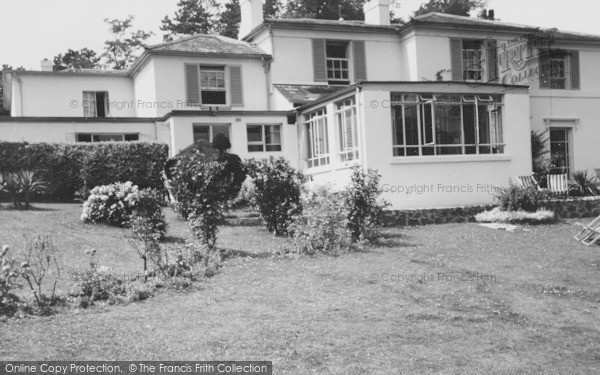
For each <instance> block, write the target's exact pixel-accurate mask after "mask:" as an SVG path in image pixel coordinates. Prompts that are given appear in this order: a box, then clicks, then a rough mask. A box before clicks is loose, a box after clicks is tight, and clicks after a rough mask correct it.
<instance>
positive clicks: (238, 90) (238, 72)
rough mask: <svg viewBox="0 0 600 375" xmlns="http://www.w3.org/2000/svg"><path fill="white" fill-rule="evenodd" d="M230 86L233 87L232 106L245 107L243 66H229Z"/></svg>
mask: <svg viewBox="0 0 600 375" xmlns="http://www.w3.org/2000/svg"><path fill="white" fill-rule="evenodd" d="M229 81H230V82H229V86H230V88H231V106H232V107H243V106H244V90H243V82H242V67H241V66H231V67H229Z"/></svg>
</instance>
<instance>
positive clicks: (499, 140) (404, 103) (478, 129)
mask: <svg viewBox="0 0 600 375" xmlns="http://www.w3.org/2000/svg"><path fill="white" fill-rule="evenodd" d="M398 96H400V100H394V97H396V99H398ZM409 98H411V99H409ZM446 98H452V100H445V99H446ZM459 98H460V100H458V99H459ZM423 99H429V98H423V96H419V95H418V94H417V95H415V94H411V93H392V101H391V104H392V105H391V115H392V137H393V138H392V144H393V145H392V154H393V157H395V158H406V157H423V156H434V157H435V156H448V155H462V156H477V155H503V154H505V148H506V144H505V143H504V129H503V123H502V107H503V106H504V103H503V96H502V95H487V94H485V95H468V94H437V95H434V100H433V101H432V100H423ZM430 103H431V116H432V121H431V122H432V131H433V143H431V142H427V139H425V135H424V134H423V133H424V129H425V127H424V120H423V119H424V116H423V112H425V111H427V110H428V109H426V107H425V106H426V105H429V104H430ZM444 105H451V106H454V107H455V108H459V109H460V113H459V118H460V123H459V124H455V125H458V126H459V127H460V140H459V141H460V142H457V143H452V144H445V143H441V142H440V143H438V137H437V134H436V131H437V127H438V126H440V127H441V126H442V123H443V122H442V120H441V118H440V119H439V121H438V117H439V116H440V115H439V113H438V112H439V111H436V109H439V108H443V107H442V106H444ZM408 106H412V108H411V109H412V110H413V111H414V109H415V107H416V120H417V124H416V131H417V139H418V141H417V143H418V144H416V145H415V144H410V145H409V144H407V143H408V141H407V140H408V138H409V133H407V115H406V112H407V108H408ZM458 106H459V107H458ZM467 106H472V111H473V115H472V116H473V121H474V122H473V124H472V125H469V123H468V122H467V120H466V117H465V108H466V107H467ZM492 107H493V109H492ZM482 109H484V110H485V113H486V114H487V116H488V118H487V121H485V122H484V121H482V119H481V118H480V116H481V113H480V112H481V110H482ZM397 111H400V118H401V121H402V123H401V124H399V123H398V112H397ZM410 125H412V127H413V129H412V130H411V132H410V134H411V135H413V137H412V138H413V139H414V138H415V137H414V135H415V134H414V132H415V129H414V128H415V126H414V124H410ZM451 125H452V124H451ZM482 126H484V127H486V129H483V130H486V132H482ZM399 127H401V128H399ZM469 129H470V130H472V133H473V138H474V143H467V142H466V140H467V136H466V131H467V130H469ZM399 131H402V140H400V139H399V138H400V137H399ZM484 138H485V139H484ZM399 141H401V142H402V143H401V144H399ZM459 150H460V152H459ZM415 151H418V152H416V153H415Z"/></svg>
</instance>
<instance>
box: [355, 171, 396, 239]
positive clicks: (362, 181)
mask: <svg viewBox="0 0 600 375" xmlns="http://www.w3.org/2000/svg"><path fill="white" fill-rule="evenodd" d="M380 179H381V176H380V175H379V174H378V173H377V171H374V170H369V171H367V172H365V171H363V170H362V168H361V167H360V166H359V165H355V166H354V167H353V169H352V177H351V181H350V184H349V185H348V187H347V188H346V196H345V197H346V201H345V205H346V206H347V207H348V227H349V229H350V232H351V236H352V242H358V241H361V240H372V239H375V238H376V237H377V236H378V231H377V228H378V227H380V226H381V224H382V220H383V210H384V209H385V207H386V206H387V203H385V202H378V199H379V196H380V195H381V192H382V191H381V188H380V187H379V181H380Z"/></svg>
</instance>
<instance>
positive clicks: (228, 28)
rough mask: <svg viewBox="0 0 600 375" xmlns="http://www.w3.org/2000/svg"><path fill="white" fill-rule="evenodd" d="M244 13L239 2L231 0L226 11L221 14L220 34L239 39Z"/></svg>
mask: <svg viewBox="0 0 600 375" xmlns="http://www.w3.org/2000/svg"><path fill="white" fill-rule="evenodd" d="M241 20H242V11H241V9H240V2H239V0H231V1H228V2H227V3H225V10H224V11H223V12H221V16H220V18H219V24H218V26H217V29H218V30H219V34H221V35H223V36H226V37H229V38H233V39H237V38H238V34H239V32H240V22H241Z"/></svg>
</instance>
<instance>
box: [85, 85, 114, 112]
mask: <svg viewBox="0 0 600 375" xmlns="http://www.w3.org/2000/svg"><path fill="white" fill-rule="evenodd" d="M99 94H102V95H103V97H104V100H103V103H102V105H103V106H104V111H103V112H104V116H98V112H99V111H98V95H99ZM82 95H83V100H82V107H83V117H86V118H107V117H110V102H109V98H108V91H107V90H97V91H94V90H84V91H83V92H82ZM90 95H93V96H94V99H93V100H90V99H89V96H90ZM86 96H88V97H86Z"/></svg>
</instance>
